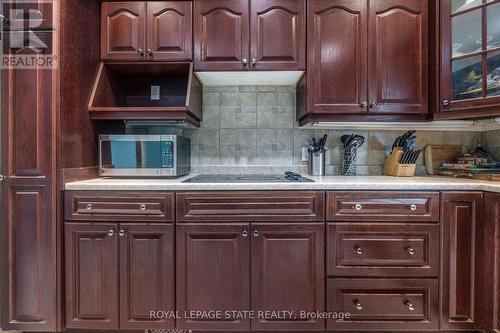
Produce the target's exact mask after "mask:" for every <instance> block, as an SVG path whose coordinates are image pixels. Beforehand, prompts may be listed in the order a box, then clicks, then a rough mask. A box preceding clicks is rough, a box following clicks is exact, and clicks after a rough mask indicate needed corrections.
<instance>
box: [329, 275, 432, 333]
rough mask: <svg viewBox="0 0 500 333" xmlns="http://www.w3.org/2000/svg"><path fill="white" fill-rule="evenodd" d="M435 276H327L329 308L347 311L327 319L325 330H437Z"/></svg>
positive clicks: (332, 310) (331, 310)
mask: <svg viewBox="0 0 500 333" xmlns="http://www.w3.org/2000/svg"><path fill="white" fill-rule="evenodd" d="M438 290H439V282H438V280H437V279H355V278H340V279H328V282H327V293H328V311H329V312H337V313H347V312H348V313H349V314H350V316H349V318H348V319H344V320H342V321H339V320H336V319H329V320H328V324H327V328H328V330H352V329H358V330H366V329H371V330H374V331H381V330H382V331H383V330H400V331H408V330H411V331H421V330H437V329H438V327H439V311H438V308H439V291H438Z"/></svg>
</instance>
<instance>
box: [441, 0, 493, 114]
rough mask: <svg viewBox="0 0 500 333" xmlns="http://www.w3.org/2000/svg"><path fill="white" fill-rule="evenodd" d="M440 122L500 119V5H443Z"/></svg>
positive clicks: (451, 1) (479, 0)
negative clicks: (463, 119) (459, 119)
mask: <svg viewBox="0 0 500 333" xmlns="http://www.w3.org/2000/svg"><path fill="white" fill-rule="evenodd" d="M440 11H441V83H440V85H441V87H440V94H441V96H440V97H441V98H440V101H439V103H440V110H438V111H439V112H437V113H436V115H435V117H436V118H437V119H456V118H480V117H489V116H498V115H500V111H499V110H500V109H499V106H500V1H496V0H495V1H492V0H473V1H471V0H467V1H466V0H445V1H441V8H440Z"/></svg>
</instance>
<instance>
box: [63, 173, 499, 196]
mask: <svg viewBox="0 0 500 333" xmlns="http://www.w3.org/2000/svg"><path fill="white" fill-rule="evenodd" d="M194 176H196V175H195V174H191V175H189V176H184V177H181V178H177V179H140V178H136V179H133V178H130V179H123V178H95V179H89V180H83V181H77V182H71V183H66V184H65V189H66V190H70V191H241V190H436V191H488V192H497V193H500V182H490V181H481V180H471V179H461V178H449V177H407V178H406V177H405V178H403V177H387V176H355V177H347V176H324V177H312V176H306V177H307V178H310V179H312V180H314V181H315V182H314V183H210V184H194V183H182V181H184V180H186V179H188V178H191V177H194Z"/></svg>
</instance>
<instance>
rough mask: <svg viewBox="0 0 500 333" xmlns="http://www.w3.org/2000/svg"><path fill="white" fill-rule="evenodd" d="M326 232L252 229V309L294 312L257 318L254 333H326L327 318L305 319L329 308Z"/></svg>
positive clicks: (316, 227)
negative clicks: (293, 332) (322, 332)
mask: <svg viewBox="0 0 500 333" xmlns="http://www.w3.org/2000/svg"><path fill="white" fill-rule="evenodd" d="M324 228H325V226H324V224H308V225H278V224H274V225H272V224H254V225H252V267H251V272H252V287H251V288H252V310H254V311H255V312H256V313H259V312H260V311H290V312H291V313H293V316H292V318H289V317H287V316H284V318H266V317H264V318H259V317H257V318H254V319H253V320H252V330H274V329H279V330H287V329H290V330H308V331H310V330H314V329H318V330H324V328H325V321H324V320H323V319H317V318H314V317H313V318H310V317H309V318H305V317H304V318H303V317H301V316H300V313H301V312H302V313H304V314H305V313H308V314H312V313H315V312H316V311H320V312H323V311H324V309H325V288H324V285H325V269H324V262H325V261H324V258H325V255H324V246H325V241H324V237H325V236H324V235H325V233H324ZM295 317H296V318H295Z"/></svg>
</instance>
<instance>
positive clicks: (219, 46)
mask: <svg viewBox="0 0 500 333" xmlns="http://www.w3.org/2000/svg"><path fill="white" fill-rule="evenodd" d="M248 22H249V20H248V0H210V1H206V0H196V1H195V2H194V53H195V54H194V64H195V69H196V70H242V69H245V68H246V67H247V65H248V49H249V45H248Z"/></svg>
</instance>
